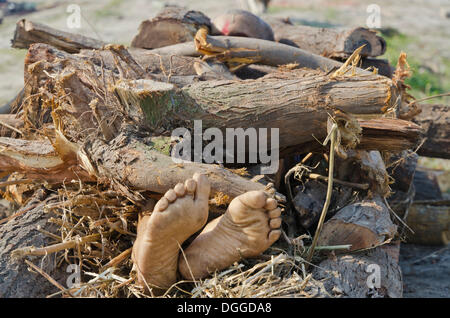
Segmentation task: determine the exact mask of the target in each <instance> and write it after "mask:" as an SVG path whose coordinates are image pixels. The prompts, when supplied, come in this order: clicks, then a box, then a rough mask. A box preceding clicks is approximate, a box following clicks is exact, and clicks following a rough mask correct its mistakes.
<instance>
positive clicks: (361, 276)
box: [313, 246, 403, 298]
mask: <svg viewBox="0 0 450 318" xmlns="http://www.w3.org/2000/svg"><path fill="white" fill-rule="evenodd" d="M313 277H314V278H315V279H316V280H321V281H323V282H324V287H325V289H326V290H327V292H328V294H329V295H330V296H331V297H344V298H388V297H389V298H401V297H402V296H403V282H402V272H401V269H400V266H399V264H398V259H395V256H391V253H389V251H387V250H386V249H384V248H383V247H382V246H379V247H377V248H375V249H372V250H369V251H365V252H360V253H353V254H349V255H338V256H335V257H332V256H330V257H329V258H328V259H326V260H324V261H322V262H320V263H319V264H318V266H317V267H315V268H314V270H313Z"/></svg>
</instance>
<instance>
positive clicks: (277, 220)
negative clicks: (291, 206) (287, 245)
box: [269, 218, 281, 229]
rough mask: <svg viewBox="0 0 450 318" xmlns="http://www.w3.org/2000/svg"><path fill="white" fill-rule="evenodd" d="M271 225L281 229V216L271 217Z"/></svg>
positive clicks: (272, 227)
mask: <svg viewBox="0 0 450 318" xmlns="http://www.w3.org/2000/svg"><path fill="white" fill-rule="evenodd" d="M269 226H270V228H271V229H279V228H280V226H281V218H275V219H271V220H270V221H269Z"/></svg>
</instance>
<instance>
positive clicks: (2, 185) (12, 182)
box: [0, 179, 36, 188]
mask: <svg viewBox="0 0 450 318" xmlns="http://www.w3.org/2000/svg"><path fill="white" fill-rule="evenodd" d="M34 182H36V180H33V179H22V180H10V181H4V182H0V188H2V187H7V186H10V185H15V184H29V183H34Z"/></svg>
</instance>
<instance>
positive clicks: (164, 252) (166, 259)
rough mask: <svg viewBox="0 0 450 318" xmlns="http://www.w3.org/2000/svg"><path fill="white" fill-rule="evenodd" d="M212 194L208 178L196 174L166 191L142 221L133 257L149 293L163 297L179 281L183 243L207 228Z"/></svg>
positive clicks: (139, 280)
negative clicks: (209, 200)
mask: <svg viewBox="0 0 450 318" xmlns="http://www.w3.org/2000/svg"><path fill="white" fill-rule="evenodd" d="M209 193H210V183H209V181H208V178H207V177H206V176H205V175H200V174H194V176H193V178H192V179H188V180H186V182H185V183H184V184H182V183H179V184H177V185H176V186H175V187H174V188H173V189H171V190H169V191H167V192H166V194H165V195H164V197H162V198H161V199H160V200H159V201H158V203H156V205H155V208H154V209H153V213H152V214H151V215H147V216H144V217H143V218H142V219H140V220H139V224H138V230H137V238H136V242H135V243H134V245H133V253H132V257H133V262H134V269H135V270H136V272H137V278H138V283H139V284H140V285H141V286H142V287H144V288H145V289H146V291H147V292H148V291H149V289H150V288H151V289H152V291H153V293H155V294H160V293H161V292H162V291H163V290H166V289H168V288H169V287H170V286H171V285H173V284H174V283H175V282H176V281H177V268H178V256H179V251H180V248H181V244H183V242H184V241H185V240H186V239H187V238H188V237H189V236H191V235H192V234H194V233H195V232H197V231H199V230H200V229H201V228H202V227H203V226H204V225H205V223H206V220H207V218H208V199H209Z"/></svg>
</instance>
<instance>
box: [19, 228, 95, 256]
mask: <svg viewBox="0 0 450 318" xmlns="http://www.w3.org/2000/svg"><path fill="white" fill-rule="evenodd" d="M99 238H101V235H100V234H99V233H97V234H92V235H88V236H84V237H81V238H75V239H73V240H70V241H67V242H63V243H58V244H54V245H50V246H46V247H39V248H36V247H33V246H26V247H23V248H18V249H16V250H14V251H12V253H11V256H12V257H23V256H26V255H35V256H45V255H48V254H51V253H56V252H59V251H62V250H65V249H71V248H74V247H76V246H77V245H79V244H84V243H88V242H94V241H97V240H98V239H99Z"/></svg>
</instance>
